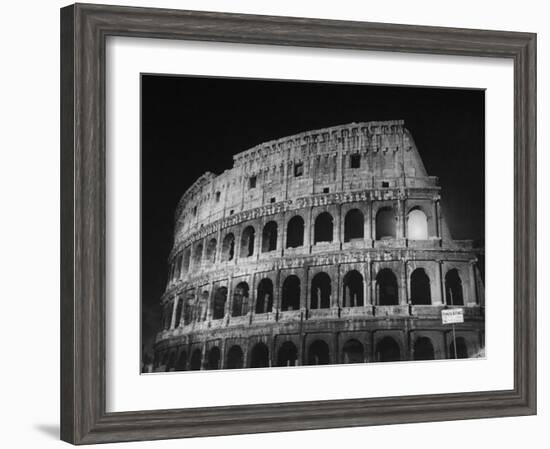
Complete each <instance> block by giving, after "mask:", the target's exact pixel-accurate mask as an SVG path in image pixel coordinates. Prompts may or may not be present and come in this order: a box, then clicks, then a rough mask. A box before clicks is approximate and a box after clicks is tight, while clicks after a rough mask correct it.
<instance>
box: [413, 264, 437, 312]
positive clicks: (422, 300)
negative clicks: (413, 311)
mask: <svg viewBox="0 0 550 449" xmlns="http://www.w3.org/2000/svg"><path fill="white" fill-rule="evenodd" d="M411 303H412V304H414V305H429V304H431V303H432V294H431V289H430V278H429V277H428V275H427V274H426V272H425V271H424V269H422V268H417V269H416V270H414V271H413V272H412V274H411Z"/></svg>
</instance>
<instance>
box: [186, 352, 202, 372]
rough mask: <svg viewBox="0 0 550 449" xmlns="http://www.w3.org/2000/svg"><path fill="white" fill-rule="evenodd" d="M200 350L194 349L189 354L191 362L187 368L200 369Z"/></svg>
mask: <svg viewBox="0 0 550 449" xmlns="http://www.w3.org/2000/svg"><path fill="white" fill-rule="evenodd" d="M201 359H202V352H201V350H200V349H195V350H194V351H193V353H192V354H191V364H190V366H189V369H190V370H191V371H199V370H200V369H201Z"/></svg>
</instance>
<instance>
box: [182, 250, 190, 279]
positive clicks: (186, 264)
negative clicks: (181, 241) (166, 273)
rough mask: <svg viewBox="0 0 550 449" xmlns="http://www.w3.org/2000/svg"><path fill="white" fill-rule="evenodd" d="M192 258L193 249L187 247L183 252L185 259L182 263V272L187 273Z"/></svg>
mask: <svg viewBox="0 0 550 449" xmlns="http://www.w3.org/2000/svg"><path fill="white" fill-rule="evenodd" d="M190 260H191V250H190V249H189V248H187V249H186V250H185V251H184V252H183V261H182V264H181V272H182V274H185V273H187V272H188V271H189V261H190Z"/></svg>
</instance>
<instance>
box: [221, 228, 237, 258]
mask: <svg viewBox="0 0 550 449" xmlns="http://www.w3.org/2000/svg"><path fill="white" fill-rule="evenodd" d="M233 257H235V235H234V234H233V233H232V232H230V233H229V234H226V236H225V237H224V238H223V243H222V261H224V262H227V261H230V260H233Z"/></svg>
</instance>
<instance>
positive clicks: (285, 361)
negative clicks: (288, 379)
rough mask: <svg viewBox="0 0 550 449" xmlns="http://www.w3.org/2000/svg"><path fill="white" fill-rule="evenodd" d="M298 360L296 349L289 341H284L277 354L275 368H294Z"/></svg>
mask: <svg viewBox="0 0 550 449" xmlns="http://www.w3.org/2000/svg"><path fill="white" fill-rule="evenodd" d="M297 360H298V349H297V348H296V345H295V344H294V343H292V342H291V341H285V342H284V343H283V344H282V345H281V347H280V348H279V352H278V353H277V366H295V365H296V361H297Z"/></svg>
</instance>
